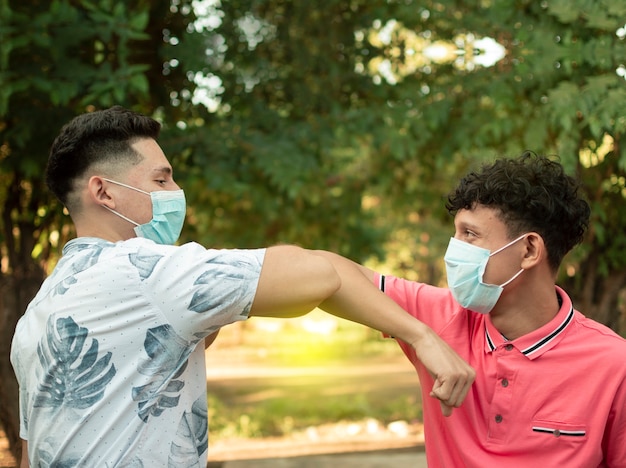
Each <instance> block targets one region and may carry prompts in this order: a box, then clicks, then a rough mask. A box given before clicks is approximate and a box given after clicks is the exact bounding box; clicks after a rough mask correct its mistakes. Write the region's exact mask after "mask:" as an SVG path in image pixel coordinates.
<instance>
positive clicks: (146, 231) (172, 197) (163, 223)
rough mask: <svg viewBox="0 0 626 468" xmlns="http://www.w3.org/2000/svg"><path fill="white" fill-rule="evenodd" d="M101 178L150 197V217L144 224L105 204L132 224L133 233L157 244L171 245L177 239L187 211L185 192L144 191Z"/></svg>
mask: <svg viewBox="0 0 626 468" xmlns="http://www.w3.org/2000/svg"><path fill="white" fill-rule="evenodd" d="M103 179H104V180H106V181H107V182H111V183H113V184H117V185H121V186H122V187H126V188H129V189H131V190H135V191H136V192H139V193H143V194H145V195H148V196H149V197H150V198H151V199H152V219H151V220H150V222H149V223H146V224H139V223H136V222H135V221H133V220H132V219H130V218H127V217H126V216H124V215H123V214H121V213H118V212H117V211H115V210H112V209H111V208H109V207H106V206H105V208H106V209H107V210H109V211H111V212H112V213H115V214H116V215H118V216H119V217H120V218H122V219H125V220H126V221H128V222H129V223H132V224H134V225H135V234H137V236H138V237H144V238H146V239H150V240H153V241H154V242H156V243H157V244H167V245H173V244H174V243H175V242H176V241H177V240H178V236H180V232H181V231H182V229H183V224H184V222H185V212H186V211H187V206H186V202H185V192H183V191H182V190H156V191H154V192H145V191H143V190H141V189H138V188H136V187H133V186H131V185H126V184H123V183H121V182H116V181H115V180H111V179H105V178H104V177H103Z"/></svg>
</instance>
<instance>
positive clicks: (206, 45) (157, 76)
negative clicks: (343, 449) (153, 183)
mask: <svg viewBox="0 0 626 468" xmlns="http://www.w3.org/2000/svg"><path fill="white" fill-rule="evenodd" d="M625 18H626V0H542V1H535V0H501V1H493V0H465V1H463V2H461V1H454V0H438V1H434V0H420V1H417V0H415V1H412V0H342V1H340V0H324V1H323V2H322V1H310V2H298V1H293V0H291V1H290V0H254V1H253V0H248V1H238V0H232V1H223V2H220V1H219V0H193V1H192V0H129V1H126V2H117V1H113V0H46V1H36V0H0V205H1V208H0V209H1V214H2V216H1V218H0V333H1V335H2V336H0V424H1V426H2V428H3V429H4V432H5V435H6V445H7V446H8V447H10V448H12V449H15V447H16V446H17V444H16V442H17V440H18V427H19V425H18V418H17V387H16V383H15V379H14V377H13V372H12V369H11V366H10V362H9V347H10V342H11V337H12V334H13V330H14V327H15V323H16V322H17V320H18V319H19V317H20V316H21V314H22V313H23V311H24V310H25V308H26V306H27V304H28V302H29V301H30V300H31V298H32V297H33V296H34V294H35V292H36V290H37V289H38V287H39V285H40V283H41V281H42V280H43V278H44V277H45V275H46V274H47V273H48V272H49V271H51V269H52V268H53V267H54V265H55V263H56V261H57V259H58V256H59V252H60V249H61V248H62V246H63V244H64V243H65V242H66V241H67V240H68V239H70V238H72V237H73V235H74V233H73V232H72V228H71V223H70V220H69V218H68V216H67V215H66V213H64V212H63V209H62V207H61V206H59V204H58V203H57V202H56V201H55V200H54V199H53V198H52V197H51V195H50V194H49V193H48V192H47V191H46V189H45V186H44V183H43V180H42V176H43V169H44V167H45V164H46V160H47V153H48V149H49V147H50V144H51V142H52V140H53V138H54V137H55V136H56V134H57V133H58V131H59V129H60V127H61V125H62V124H64V123H65V122H67V121H68V120H70V119H71V118H72V117H73V116H75V115H78V114H80V113H83V112H87V111H90V110H95V109H100V108H106V107H109V106H112V105H115V104H120V105H123V106H126V107H129V108H132V109H134V110H136V111H139V112H142V113H145V114H149V115H151V116H154V117H155V118H157V119H158V120H160V121H161V122H162V123H163V126H164V127H163V132H162V137H161V139H160V143H161V146H162V147H163V148H164V150H165V152H166V154H167V155H168V157H169V158H170V161H171V162H172V165H173V166H174V168H175V173H176V174H175V175H176V180H177V182H178V183H179V184H180V185H181V186H182V187H184V189H185V192H186V195H187V199H188V204H189V208H188V216H187V223H186V227H185V231H184V233H183V237H182V239H181V241H187V240H195V241H198V242H200V243H202V244H204V245H206V246H207V247H216V248H222V247H241V248H244V247H260V246H266V245H270V244H274V243H296V244H300V245H302V246H304V247H308V248H319V249H327V250H332V251H335V252H339V253H341V254H343V255H345V256H348V257H350V258H352V259H354V260H356V261H359V262H363V263H366V264H368V265H369V266H372V267H374V268H377V269H379V270H381V271H384V272H386V273H395V274H398V275H403V276H405V277H408V278H410V279H418V280H420V281H424V282H430V283H434V284H442V281H445V279H444V278H443V276H442V273H443V265H442V262H441V257H442V255H443V252H444V249H445V246H446V244H447V242H448V239H449V237H450V235H451V233H452V223H451V219H450V218H449V216H448V215H447V213H446V212H445V209H444V207H443V205H444V200H445V196H446V194H447V192H448V191H449V190H450V189H451V188H452V187H453V185H454V184H455V182H456V180H457V178H458V177H459V176H461V175H462V174H463V173H465V172H466V171H468V170H470V169H472V168H475V167H478V166H479V165H480V164H481V163H482V162H484V161H490V160H492V159H493V158H495V157H497V156H500V155H506V156H515V155H518V154H520V153H521V152H523V151H525V150H532V151H535V152H537V153H543V154H548V155H551V156H553V157H554V158H559V159H560V161H561V162H562V163H563V164H564V165H565V167H566V168H567V170H568V171H569V172H570V173H572V174H574V173H576V174H578V175H579V176H580V177H581V179H582V180H583V184H584V186H583V188H584V191H585V194H586V196H587V198H588V200H589V202H590V204H591V206H592V209H593V215H592V221H591V226H590V231H589V234H588V236H587V238H586V240H585V243H584V245H582V246H581V247H580V248H577V249H576V250H575V251H574V252H573V253H572V254H571V255H570V256H569V257H568V258H567V259H566V261H565V263H564V265H563V268H562V270H561V277H560V280H559V282H560V284H562V285H564V286H565V287H566V289H568V290H569V293H570V295H571V296H572V297H573V299H574V303H575V306H576V307H577V308H578V309H579V310H581V311H583V313H585V314H586V315H588V316H591V317H593V318H595V319H596V320H598V321H600V322H602V323H604V324H607V325H608V326H610V327H611V328H613V329H614V330H616V331H617V332H618V333H621V334H622V335H626V312H625V306H624V304H625V299H626V296H625V294H626V293H625V291H626V203H625V197H626V144H625V145H622V144H621V138H623V135H624V132H625V131H626V113H625V112H624V109H626V81H625V77H626V47H625V42H626V26H625ZM306 320H310V322H306ZM314 322H315V323H314ZM264 327H265V328H264ZM277 328H280V329H277ZM233 350H237V352H235V351H233ZM211 353H214V354H211ZM209 356H210V357H209V363H211V362H213V363H214V367H215V368H216V369H217V370H216V371H215V373H214V374H211V372H209V384H210V385H209V386H210V389H209V390H210V391H209V394H210V397H209V398H210V404H211V405H212V408H213V409H212V411H214V414H213V415H212V422H211V426H212V434H213V435H215V437H217V440H218V441H219V437H235V436H236V437H239V436H241V437H257V436H271V435H281V434H283V435H284V434H288V433H294V432H297V431H299V430H306V428H307V427H314V426H315V427H317V426H320V425H322V424H324V423H325V422H327V421H333V422H337V421H339V420H344V419H345V420H348V421H349V420H354V421H360V423H362V421H366V423H365V424H366V425H367V421H370V420H369V419H368V418H371V421H374V422H371V421H370V424H379V423H380V424H381V425H382V426H381V427H385V428H386V427H388V425H389V424H390V423H392V422H394V421H397V420H402V421H405V423H406V424H408V426H407V427H409V429H410V425H411V423H412V421H419V418H420V402H419V400H418V399H416V398H417V393H418V388H417V385H418V384H419V383H418V382H416V381H415V380H411V378H410V377H407V373H406V372H411V370H410V369H407V368H406V367H404V368H403V369H399V368H398V369H397V370H398V373H396V371H395V370H394V371H389V369H392V368H393V369H396V368H395V367H394V366H396V365H398V366H401V365H402V364H400V362H404V361H403V359H404V358H403V357H402V356H400V355H399V350H398V349H397V347H396V345H395V344H394V343H393V341H391V340H384V339H382V338H381V337H380V336H379V335H378V334H377V333H376V332H373V331H371V330H366V329H364V328H363V327H360V326H357V325H353V324H348V323H344V322H340V321H333V320H331V321H328V316H325V315H323V314H322V316H321V317H320V316H318V315H317V313H315V314H313V315H312V316H311V317H310V318H309V319H297V320H296V321H287V322H285V323H281V324H280V325H277V324H276V323H274V322H272V321H271V320H270V322H269V323H265V322H263V321H260V322H255V321H250V322H249V323H247V324H244V325H236V326H233V327H231V328H229V329H226V330H224V331H223V332H222V334H221V336H220V337H219V338H218V340H217V342H216V343H215V345H214V347H213V348H211V349H210V350H209ZM211 356H216V357H217V358H216V360H215V361H211ZM227 358H228V359H231V361H228V360H227ZM355 359H356V362H355V361H354V360H355ZM224 362H228V363H229V365H228V366H225V365H221V366H220V365H219V363H224ZM251 363H252V364H254V365H253V366H251V365H250V364H251ZM368 363H369V364H371V365H372V366H373V367H372V369H373V370H372V372H370V378H369V380H370V381H371V380H372V379H377V380H378V382H379V383H381V382H382V383H386V384H387V385H386V386H387V390H388V391H392V389H399V390H400V389H401V390H402V391H398V392H396V393H394V394H388V395H386V396H384V397H380V398H378V399H377V400H374V399H371V398H374V396H375V395H378V392H379V391H380V389H378V388H373V387H372V388H370V387H368V386H367V385H365V383H364V382H365V381H363V380H358V378H356V377H355V379H357V380H354V381H353V382H352V383H345V384H344V383H341V382H339V383H338V382H337V380H336V378H335V379H333V378H331V380H330V381H328V380H324V379H327V378H329V377H332V376H333V375H335V376H336V375H342V374H343V375H342V377H345V376H346V375H348V374H349V372H347V371H346V370H345V369H349V368H352V365H353V364H354V367H355V368H356V367H357V364H360V365H365V364H368ZM348 364H349V365H348ZM385 365H386V366H388V367H385ZM406 365H408V363H407V364H406ZM237 366H247V372H248V373H249V374H248V376H249V377H253V376H252V375H251V374H250V373H251V372H252V370H251V369H252V368H255V367H256V368H257V369H258V368H263V366H266V368H265V370H266V374H270V373H271V372H274V373H275V372H277V371H276V369H280V368H291V367H296V368H298V369H299V370H297V371H296V370H294V372H296V373H297V372H300V374H297V375H300V376H301V377H300V378H299V381H300V382H308V383H307V385H308V386H307V388H306V389H304V387H301V388H299V389H292V390H293V391H290V392H289V391H286V390H285V389H289V388H290V387H289V385H290V384H288V383H287V382H281V381H279V380H275V381H273V383H272V384H271V385H270V387H268V388H265V387H263V386H262V385H261V384H260V383H259V382H258V381H252V380H249V381H248V382H247V384H246V385H247V390H245V389H244V390H241V391H242V392H243V393H242V394H239V395H237V394H236V392H235V391H234V390H231V389H232V388H233V387H231V386H229V385H228V383H232V384H233V385H234V383H235V381H237V382H239V383H241V382H244V381H242V380H241V378H239V380H238V378H237V376H236V375H233V374H236V371H234V370H233V369H236V368H237ZM267 366H269V367H267ZM333 366H337V367H338V368H341V369H344V370H343V371H340V372H337V373H335V374H333V372H334V371H330V370H329V371H328V372H326V373H320V371H319V369H331V370H332V369H333V368H334V367H333ZM270 368H271V369H273V370H272V371H271V372H270ZM229 369H230V370H229ZM303 369H305V371H303ZM209 371H210V370H209ZM387 371H389V372H391V374H390V375H387V376H386V374H382V373H384V372H387ZM219 372H221V374H220V373H219ZM305 374H306V377H304V376H303V375H305ZM322 374H323V375H322ZM273 375H274V374H273ZM359 378H362V376H361V377H359ZM355 382H356V383H355ZM407 382H410V383H407ZM211 384H212V386H211ZM275 384H276V385H275ZM255 385H257V387H255ZM350 385H353V387H352V390H351V391H349V392H348V391H347V392H344V393H346V394H349V395H351V396H350V398H348V399H345V400H341V401H339V400H335V399H333V398H334V397H331V396H330V395H329V394H327V393H326V394H324V393H321V392H323V390H324V389H327V388H329V387H332V386H336V387H338V388H339V387H341V388H344V387H345V388H348V387H349V386H350ZM244 386H245V385H244ZM346 386H347V387H346ZM246 392H247V393H246ZM272 392H273V393H272ZM281 392H283V393H281ZM289 393H291V394H299V395H300V396H301V397H302V398H301V399H300V400H289V401H290V402H289V403H288V404H282V406H281V402H283V403H284V402H285V401H287V400H286V398H287V397H286V395H287V394H289ZM338 393H341V392H338ZM319 395H325V396H324V397H323V398H321V399H320V398H319ZM263 396H265V398H264V397H263ZM275 397H276V398H275ZM250 402H254V404H253V405H251V404H250ZM323 402H327V403H328V405H327V406H323V405H322V403H323ZM387 403H389V404H387ZM246 405H247V406H246ZM272 405H273V406H272ZM322 408H324V409H322ZM257 410H258V411H257ZM229 411H231V412H229ZM255 411H257V412H255ZM268 415H276V417H275V418H273V419H272V417H270V416H268ZM394 427H397V425H396V426H394ZM213 435H212V439H211V440H212V441H215V440H216V439H215V438H214V437H213ZM212 443H213V442H212ZM216 443H217V442H216Z"/></svg>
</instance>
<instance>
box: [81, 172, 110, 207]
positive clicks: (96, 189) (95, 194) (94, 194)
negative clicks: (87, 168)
mask: <svg viewBox="0 0 626 468" xmlns="http://www.w3.org/2000/svg"><path fill="white" fill-rule="evenodd" d="M110 186H111V184H109V183H108V182H107V181H106V180H104V179H103V178H102V177H99V176H91V177H90V178H89V181H88V182H87V194H88V196H89V199H90V201H91V202H92V203H94V204H96V205H101V206H106V207H108V208H111V209H112V210H114V209H115V200H114V198H113V197H112V194H111V193H110V192H109V189H108V188H109V187H110Z"/></svg>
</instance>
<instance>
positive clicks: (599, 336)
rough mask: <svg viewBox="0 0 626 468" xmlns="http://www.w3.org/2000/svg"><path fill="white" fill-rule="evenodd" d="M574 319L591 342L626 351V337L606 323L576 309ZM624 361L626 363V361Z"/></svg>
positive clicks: (580, 330)
mask: <svg viewBox="0 0 626 468" xmlns="http://www.w3.org/2000/svg"><path fill="white" fill-rule="evenodd" d="M574 319H575V321H576V324H577V325H578V329H579V332H580V333H583V334H584V335H585V337H586V338H587V339H588V340H590V342H591V343H598V344H599V345H600V346H602V347H608V348H613V347H615V348H616V349H621V350H623V351H624V352H626V339H625V338H623V337H621V336H620V335H618V334H617V333H615V331H613V330H611V329H610V328H609V327H607V326H606V325H603V324H601V323H599V322H596V321H595V320H593V319H590V318H589V317H586V316H585V315H583V314H582V313H580V312H579V311H574ZM624 362H625V363H626V361H624Z"/></svg>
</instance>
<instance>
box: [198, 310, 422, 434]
mask: <svg viewBox="0 0 626 468" xmlns="http://www.w3.org/2000/svg"><path fill="white" fill-rule="evenodd" d="M320 317H322V318H323V319H324V320H325V319H326V318H327V317H328V316H326V315H321V316H320ZM312 318H313V319H314V318H315V316H314V317H312ZM255 320H258V319H252V320H251V321H250V322H248V323H246V324H245V325H244V330H235V331H232V330H230V331H229V330H228V329H226V330H224V331H222V332H221V335H220V337H219V338H218V341H217V342H216V345H215V349H210V350H209V360H210V356H211V355H212V354H213V356H214V359H215V361H214V362H215V363H219V365H222V366H224V367H228V368H230V369H233V368H237V367H244V368H246V369H250V370H251V374H252V375H251V376H249V377H248V376H246V377H238V378H228V377H226V378H224V379H213V380H211V381H210V382H209V400H208V403H209V420H210V430H211V437H212V439H213V440H216V439H228V438H260V437H276V436H284V435H288V434H290V433H293V432H294V431H301V430H305V429H306V428H308V427H311V426H321V425H324V424H329V423H337V422H346V421H347V422H351V421H353V422H358V421H363V420H366V419H375V420H376V421H378V422H380V423H381V424H382V425H387V424H389V423H390V422H392V421H397V420H403V421H407V422H412V421H419V420H421V411H422V408H421V398H420V396H419V388H418V385H419V383H418V381H417V376H415V375H414V374H413V373H412V369H410V364H408V361H407V362H406V366H407V367H406V372H402V373H397V372H395V371H394V372H392V371H390V370H389V369H388V368H387V364H388V363H396V364H397V363H398V362H399V361H402V362H404V361H406V358H404V356H403V355H402V353H401V351H400V350H399V348H398V346H397V344H396V343H395V342H394V341H393V340H388V339H383V338H382V337H381V336H380V334H379V333H378V332H375V331H372V330H368V329H366V328H364V327H362V326H360V325H356V324H352V323H350V322H345V321H338V322H337V323H336V326H335V328H334V331H333V332H332V333H327V334H320V333H311V332H307V331H305V330H304V328H303V324H302V319H298V320H300V321H298V320H294V321H292V320H281V321H279V322H282V323H281V324H280V325H281V329H280V330H278V331H273V332H270V331H268V329H267V328H264V327H263V322H262V321H261V323H260V324H259V326H258V327H254V326H252V327H251V326H249V325H250V324H251V323H254V321H255ZM320 320H322V319H320ZM268 323H269V324H270V325H272V326H276V325H277V322H276V321H274V322H272V321H269V322H268ZM229 333H230V334H229ZM233 335H237V338H236V339H234V338H233ZM233 340H234V341H233ZM260 368H262V369H270V370H271V369H278V370H280V372H279V373H278V374H276V375H266V372H258V370H259V369H260ZM254 370H256V371H257V372H252V371H254ZM269 373H270V374H271V372H269Z"/></svg>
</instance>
